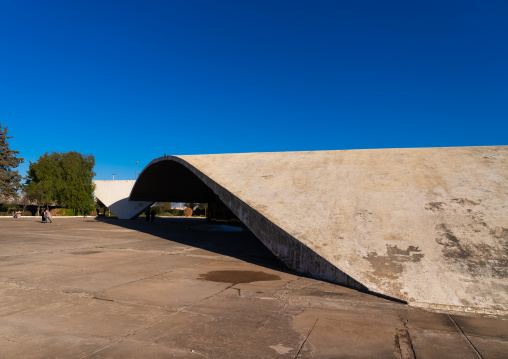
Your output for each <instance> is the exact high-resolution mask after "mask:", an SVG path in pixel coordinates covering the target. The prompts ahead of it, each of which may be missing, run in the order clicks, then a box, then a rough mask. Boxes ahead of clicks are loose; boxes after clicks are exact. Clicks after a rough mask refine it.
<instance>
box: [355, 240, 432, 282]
mask: <svg viewBox="0 0 508 359" xmlns="http://www.w3.org/2000/svg"><path fill="white" fill-rule="evenodd" d="M418 252H421V251H420V249H418V247H415V246H409V247H408V248H407V249H401V248H398V247H397V246H396V245H395V246H391V245H389V244H387V245H386V255H384V256H380V255H378V254H377V253H376V252H371V253H369V254H368V255H367V257H364V258H365V259H367V260H368V261H369V262H370V264H371V266H372V268H374V273H373V275H374V276H376V277H385V278H388V279H397V278H399V275H400V273H402V271H403V269H404V267H403V263H406V262H419V261H420V260H421V259H422V258H423V257H424V254H423V253H418Z"/></svg>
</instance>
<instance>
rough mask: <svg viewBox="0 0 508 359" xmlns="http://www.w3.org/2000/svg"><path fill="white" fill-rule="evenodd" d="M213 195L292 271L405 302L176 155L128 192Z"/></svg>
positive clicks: (157, 196)
mask: <svg viewBox="0 0 508 359" xmlns="http://www.w3.org/2000/svg"><path fill="white" fill-rule="evenodd" d="M216 198H218V199H219V200H220V201H221V202H222V203H223V204H224V205H225V206H227V207H228V208H229V209H230V210H231V211H232V213H233V214H234V215H236V216H237V217H238V218H239V219H240V221H242V223H243V224H244V225H245V226H246V227H247V228H248V229H249V230H250V231H251V232H252V233H253V234H254V235H255V236H256V237H257V238H258V239H259V240H260V241H261V242H262V243H263V244H264V245H265V247H267V248H268V249H269V250H270V251H271V252H272V253H273V254H274V255H275V256H276V257H277V258H278V259H279V260H280V261H281V262H282V263H284V265H285V266H287V267H288V268H290V269H291V270H293V271H295V272H297V273H300V274H303V275H306V276H309V277H313V278H317V279H321V280H325V281H328V282H332V283H336V284H340V285H343V286H346V287H349V288H353V289H356V290H359V291H362V292H367V293H371V294H374V295H378V296H381V297H384V298H386V299H391V300H395V301H398V302H403V303H405V301H403V300H400V299H398V298H392V297H389V296H386V295H382V294H379V293H374V292H371V291H370V290H369V289H368V288H367V287H366V286H365V285H363V284H362V283H360V282H358V281H357V280H355V279H354V278H352V277H350V276H349V275H348V274H346V273H344V272H343V271H341V270H340V269H339V268H337V267H335V266H334V265H332V264H331V263H330V262H328V261H327V260H325V259H324V258H323V257H322V256H320V255H319V254H318V253H316V252H315V251H314V250H312V249H311V248H309V247H308V246H307V245H305V243H303V242H301V241H300V240H298V239H297V238H295V237H293V236H292V235H290V234H289V233H288V232H286V231H285V230H284V229H282V228H281V227H279V226H278V225H277V224H276V223H274V222H272V221H270V220H269V219H268V218H266V217H265V216H264V215H263V214H262V213H260V212H259V211H257V210H256V209H255V208H252V207H251V206H250V205H248V204H247V203H245V202H244V201H242V200H241V199H240V198H238V197H237V196H235V195H234V194H233V193H231V192H230V191H229V190H228V189H227V188H224V187H223V186H221V185H220V184H219V183H217V182H216V181H215V180H214V179H212V178H210V177H208V176H207V175H206V174H204V173H203V172H201V171H200V170H199V169H197V168H196V167H194V166H193V165H191V164H189V163H188V162H187V161H185V160H183V159H182V158H179V157H177V156H164V157H161V158H157V159H154V160H153V161H152V162H150V163H149V164H148V165H147V166H146V167H145V168H144V169H143V171H142V172H141V174H140V175H139V178H138V179H137V181H136V183H135V184H134V187H133V189H132V192H131V195H130V200H134V201H153V202H157V201H159V202H207V203H209V202H210V201H213V200H214V199H216Z"/></svg>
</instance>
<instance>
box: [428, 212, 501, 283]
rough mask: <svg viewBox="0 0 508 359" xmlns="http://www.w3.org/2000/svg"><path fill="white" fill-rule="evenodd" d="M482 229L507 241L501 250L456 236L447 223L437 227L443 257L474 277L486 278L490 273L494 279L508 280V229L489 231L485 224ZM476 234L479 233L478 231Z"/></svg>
mask: <svg viewBox="0 0 508 359" xmlns="http://www.w3.org/2000/svg"><path fill="white" fill-rule="evenodd" d="M480 224H481V226H482V227H486V228H487V229H488V230H489V234H490V235H491V236H492V237H495V238H497V239H501V240H503V239H504V240H505V242H504V243H503V245H502V247H501V248H497V247H494V246H491V245H488V244H485V243H471V242H469V241H467V240H465V239H463V238H460V237H459V236H458V235H456V234H455V233H454V232H453V231H452V229H451V228H450V227H449V226H448V225H447V224H445V223H441V224H439V225H437V226H436V234H437V237H436V242H437V243H438V244H440V245H442V246H443V255H444V256H445V258H447V259H448V260H449V261H450V262H451V263H453V264H454V265H455V266H457V265H458V266H459V267H460V268H461V270H462V271H467V272H468V273H470V274H471V275H473V276H476V277H478V276H484V275H486V274H487V273H488V272H490V273H491V275H492V277H494V278H499V279H504V278H508V242H507V241H506V240H508V229H507V228H504V227H496V228H494V229H489V228H488V226H487V224H486V223H485V222H480ZM474 232H479V231H478V230H476V231H474Z"/></svg>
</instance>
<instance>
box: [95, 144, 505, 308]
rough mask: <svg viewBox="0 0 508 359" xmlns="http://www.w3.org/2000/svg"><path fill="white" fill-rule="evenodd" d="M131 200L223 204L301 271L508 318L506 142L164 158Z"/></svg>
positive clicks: (417, 301)
mask: <svg viewBox="0 0 508 359" xmlns="http://www.w3.org/2000/svg"><path fill="white" fill-rule="evenodd" d="M115 182H116V181H115ZM99 198H100V196H99ZM130 200H131V201H142V202H143V203H145V204H146V203H152V202H155V201H164V202H170V201H171V202H207V203H220V204H221V205H224V206H225V207H227V208H228V209H229V210H230V211H231V212H232V213H233V214H234V215H235V216H236V217H238V218H239V219H240V220H241V221H242V222H243V223H244V224H245V225H246V226H247V227H248V228H249V229H250V230H251V231H252V232H253V233H254V234H255V235H256V236H257V237H258V238H259V240H260V241H262V242H263V243H264V245H265V246H266V247H268V248H269V249H270V250H271V251H272V252H273V253H274V254H275V255H276V256H277V257H278V258H279V259H280V260H281V261H282V262H284V263H285V264H286V265H287V266H288V267H289V268H292V269H293V270H295V271H298V272H301V273H305V274H307V275H310V276H313V277H316V278H321V279H325V280H328V281H331V282H334V283H338V284H342V285H346V286H349V287H352V288H356V289H358V290H362V291H367V292H371V293H374V294H378V295H381V296H385V297H390V298H393V299H396V300H400V301H406V302H408V303H409V304H411V305H415V306H421V307H427V308H435V309H443V310H459V311H474V312H484V313H497V314H508V312H507V311H508V282H507V277H508V147H507V146H492V147H461V148H420V149H377V150H348V151H319V152H284V153H248V154H222V155H200V156H164V157H161V158H158V159H155V160H153V161H152V162H151V163H150V164H149V165H148V166H147V167H146V168H145V169H144V170H143V172H142V173H141V174H140V176H139V178H138V180H137V181H136V183H135V184H134V186H133V188H132V192H131V194H130Z"/></svg>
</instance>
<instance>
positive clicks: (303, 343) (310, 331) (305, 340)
mask: <svg viewBox="0 0 508 359" xmlns="http://www.w3.org/2000/svg"><path fill="white" fill-rule="evenodd" d="M318 320H319V318H317V319H316V321H315V322H314V325H313V326H312V328H310V330H309V333H308V334H307V336H306V337H305V339H304V341H303V342H302V345H300V348H299V349H298V353H296V355H295V357H294V358H293V359H296V358H298V356H299V355H300V352H301V351H302V349H303V346H304V345H305V343H306V342H307V339H309V337H310V334H311V333H312V331H313V330H314V327H315V326H316V324H317V322H318Z"/></svg>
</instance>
